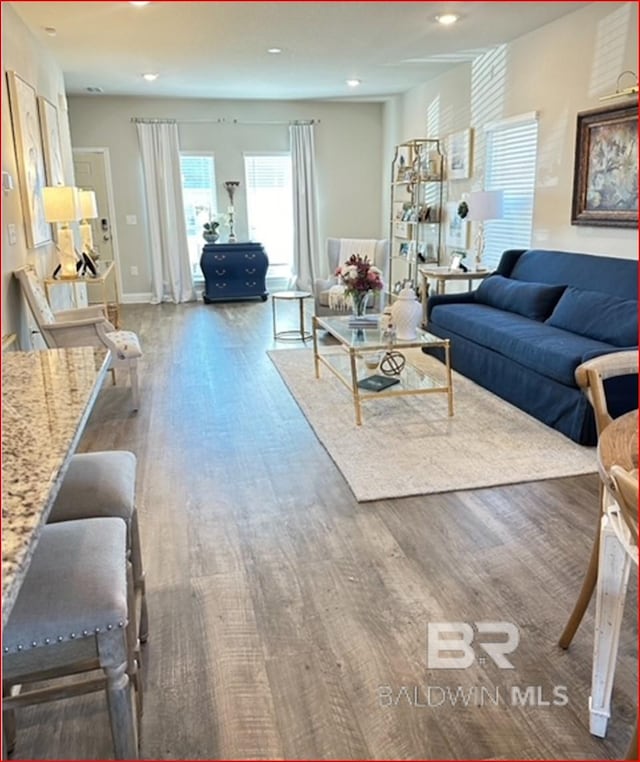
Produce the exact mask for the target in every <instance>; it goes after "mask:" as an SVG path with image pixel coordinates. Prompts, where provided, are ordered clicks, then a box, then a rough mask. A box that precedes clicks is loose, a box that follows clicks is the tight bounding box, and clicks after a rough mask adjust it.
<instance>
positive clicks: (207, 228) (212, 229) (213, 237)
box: [202, 220, 220, 243]
mask: <svg viewBox="0 0 640 762" xmlns="http://www.w3.org/2000/svg"><path fill="white" fill-rule="evenodd" d="M219 227H220V223H219V222H214V221H213V220H209V222H205V223H204V226H203V229H202V237H203V238H204V240H205V241H206V242H207V243H215V242H216V241H217V240H218V238H220V234H219V233H218V228H219Z"/></svg>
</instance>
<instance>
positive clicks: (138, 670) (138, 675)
mask: <svg viewBox="0 0 640 762" xmlns="http://www.w3.org/2000/svg"><path fill="white" fill-rule="evenodd" d="M127 609H128V611H129V622H128V623H127V654H128V666H127V671H128V673H129V677H130V678H131V681H132V683H133V687H134V688H135V699H136V717H137V721H138V726H139V725H140V721H141V719H142V710H143V702H142V657H141V654H140V641H139V640H138V624H137V617H136V592H135V588H134V583H133V566H132V564H131V563H130V562H129V563H127Z"/></svg>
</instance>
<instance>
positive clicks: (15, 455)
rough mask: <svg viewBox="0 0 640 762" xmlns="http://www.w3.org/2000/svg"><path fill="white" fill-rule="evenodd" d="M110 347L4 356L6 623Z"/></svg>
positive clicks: (4, 578) (89, 407)
mask: <svg viewBox="0 0 640 762" xmlns="http://www.w3.org/2000/svg"><path fill="white" fill-rule="evenodd" d="M109 359H110V354H109V352H108V351H107V350H105V349H95V348H92V347H74V348H68V349H49V350H46V351H43V352H7V353H5V354H3V356H2V623H3V625H4V624H5V623H6V621H7V619H8V616H9V613H10V612H11V608H12V607H13V604H14V603H15V600H16V597H17V595H18V591H19V589H20V585H21V583H22V580H23V578H24V575H25V574H26V571H27V569H28V568H29V563H30V560H31V556H32V554H33V550H34V548H35V546H36V544H37V539H38V536H39V534H40V530H41V528H42V526H43V525H44V524H45V523H46V519H47V516H48V515H49V512H50V510H51V506H52V505H53V502H54V500H55V498H56V495H57V494H58V490H59V488H60V483H61V481H62V478H63V476H64V474H65V472H66V470H67V467H68V462H69V459H70V457H71V455H72V454H73V452H74V450H75V448H76V446H77V444H78V440H79V439H80V436H81V434H82V431H83V429H84V426H85V423H86V421H87V418H88V417H89V414H90V412H91V409H92V407H93V403H94V402H95V399H96V397H97V395H98V392H99V390H100V387H101V385H102V381H103V379H104V377H105V375H106V373H107V368H108V363H109Z"/></svg>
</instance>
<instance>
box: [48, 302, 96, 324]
mask: <svg viewBox="0 0 640 762" xmlns="http://www.w3.org/2000/svg"><path fill="white" fill-rule="evenodd" d="M53 314H54V315H55V317H56V320H57V321H62V322H67V321H69V320H87V319H93V320H106V319H107V316H106V314H105V311H104V307H103V306H102V305H95V306H93V307H76V308H75V309H72V310H60V311H59V312H54V313H53Z"/></svg>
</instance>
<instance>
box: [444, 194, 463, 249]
mask: <svg viewBox="0 0 640 762" xmlns="http://www.w3.org/2000/svg"><path fill="white" fill-rule="evenodd" d="M445 208H446V214H447V219H446V222H445V244H446V245H447V246H450V247H451V248H454V249H466V248H467V247H468V245H469V240H468V239H469V226H468V225H467V221H466V220H463V219H462V217H460V215H459V214H458V204H457V202H456V201H449V202H447V205H446V207H445Z"/></svg>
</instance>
